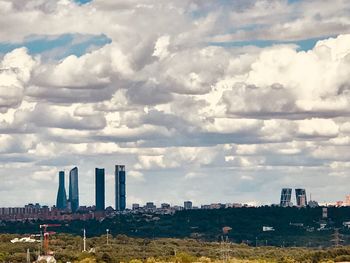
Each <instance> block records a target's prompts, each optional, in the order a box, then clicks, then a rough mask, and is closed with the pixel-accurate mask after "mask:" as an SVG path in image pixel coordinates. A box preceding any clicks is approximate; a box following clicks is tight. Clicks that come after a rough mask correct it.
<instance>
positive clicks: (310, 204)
mask: <svg viewBox="0 0 350 263" xmlns="http://www.w3.org/2000/svg"><path fill="white" fill-rule="evenodd" d="M307 205H308V206H309V207H311V208H315V207H318V203H317V202H316V201H314V200H310V201H309V203H308V204H307Z"/></svg>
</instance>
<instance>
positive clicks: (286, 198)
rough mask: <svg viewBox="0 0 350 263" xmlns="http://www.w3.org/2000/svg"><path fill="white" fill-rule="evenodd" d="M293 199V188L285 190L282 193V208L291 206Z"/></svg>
mask: <svg viewBox="0 0 350 263" xmlns="http://www.w3.org/2000/svg"><path fill="white" fill-rule="evenodd" d="M291 199H292V188H283V189H282V191H281V201H280V206H282V207H287V206H290V205H291V204H292V203H291Z"/></svg>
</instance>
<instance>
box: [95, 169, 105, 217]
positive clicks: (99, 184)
mask: <svg viewBox="0 0 350 263" xmlns="http://www.w3.org/2000/svg"><path fill="white" fill-rule="evenodd" d="M95 194H96V195H95V201H96V211H104V210H105V169H99V168H96V169H95Z"/></svg>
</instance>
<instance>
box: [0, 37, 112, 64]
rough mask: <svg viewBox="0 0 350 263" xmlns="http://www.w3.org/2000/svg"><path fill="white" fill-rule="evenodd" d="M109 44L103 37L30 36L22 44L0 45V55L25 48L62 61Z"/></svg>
mask: <svg viewBox="0 0 350 263" xmlns="http://www.w3.org/2000/svg"><path fill="white" fill-rule="evenodd" d="M108 43H111V40H110V39H109V38H108V37H106V36H105V35H103V34H101V35H83V34H63V35H60V36H30V37H28V38H26V39H25V40H24V41H23V42H22V43H4V42H3V43H0V53H8V52H11V51H12V50H14V49H16V48H19V47H26V48H27V49H28V51H29V53H30V54H33V55H36V54H42V55H43V56H44V57H45V58H48V59H62V58H64V57H67V56H69V55H76V56H78V57H79V56H82V55H84V54H85V53H87V52H89V51H91V50H94V49H97V48H99V47H101V46H104V45H106V44H108Z"/></svg>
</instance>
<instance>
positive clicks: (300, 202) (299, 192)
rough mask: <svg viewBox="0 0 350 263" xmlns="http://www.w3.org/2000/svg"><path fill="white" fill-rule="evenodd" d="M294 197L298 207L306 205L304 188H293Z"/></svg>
mask: <svg viewBox="0 0 350 263" xmlns="http://www.w3.org/2000/svg"><path fill="white" fill-rule="evenodd" d="M295 198H296V200H297V206H298V207H303V206H306V205H307V200H306V191H305V189H301V188H297V189H295Z"/></svg>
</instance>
